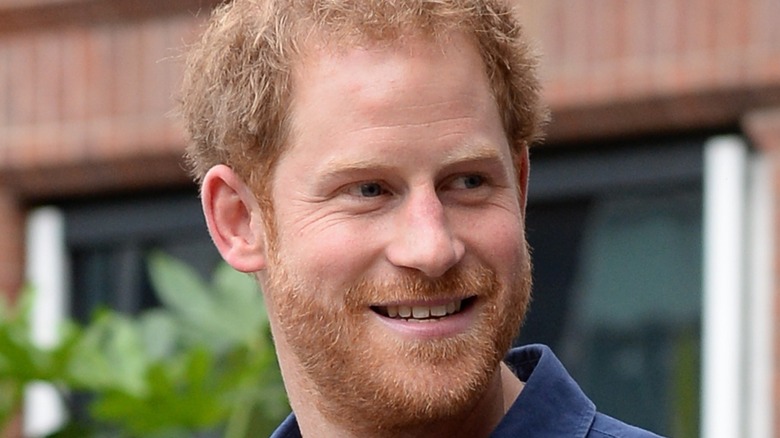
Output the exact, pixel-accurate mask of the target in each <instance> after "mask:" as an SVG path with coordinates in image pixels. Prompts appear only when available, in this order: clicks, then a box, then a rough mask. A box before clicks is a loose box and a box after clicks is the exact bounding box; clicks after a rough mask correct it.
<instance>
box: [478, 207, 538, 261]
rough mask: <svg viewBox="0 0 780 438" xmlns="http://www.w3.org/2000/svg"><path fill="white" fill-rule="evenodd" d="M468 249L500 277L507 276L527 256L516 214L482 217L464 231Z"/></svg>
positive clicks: (519, 222)
mask: <svg viewBox="0 0 780 438" xmlns="http://www.w3.org/2000/svg"><path fill="white" fill-rule="evenodd" d="M466 235H467V236H469V238H468V241H469V243H470V245H469V246H470V247H471V248H474V251H475V252H476V255H477V256H478V257H479V258H481V259H482V260H483V261H484V262H486V263H488V264H489V265H490V266H492V267H493V268H494V269H496V270H497V271H498V272H499V273H500V274H503V275H508V274H511V273H513V272H515V271H516V269H517V267H518V266H519V265H520V264H521V262H523V261H524V260H523V259H524V258H525V257H528V255H527V251H526V246H525V236H524V230H523V225H522V221H521V218H520V216H519V215H515V214H509V213H507V214H496V215H486V216H485V217H483V218H482V219H481V221H480V222H479V223H478V225H476V226H474V227H471V229H470V230H468V234H466Z"/></svg>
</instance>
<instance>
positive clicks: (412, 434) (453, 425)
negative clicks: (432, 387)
mask: <svg viewBox="0 0 780 438" xmlns="http://www.w3.org/2000/svg"><path fill="white" fill-rule="evenodd" d="M287 386H288V388H287V391H288V395H289V397H290V404H291V406H292V407H293V410H294V411H295V416H296V419H297V420H298V426H299V427H300V430H301V434H302V436H303V437H305V438H308V437H324V438H330V437H334V438H335V437H339V438H358V437H372V438H384V437H386V436H387V437H390V436H392V437H399V438H416V437H431V438H437V437H447V438H458V437H464V438H466V437H468V438H474V437H488V436H489V435H490V433H491V432H492V431H493V429H495V427H496V426H497V425H498V423H499V422H500V421H501V419H502V418H503V416H504V414H506V412H507V411H508V410H509V408H510V407H511V406H512V404H513V403H514V401H515V400H516V399H517V396H518V395H519V394H520V391H521V390H522V388H523V383H522V382H521V381H520V380H519V379H518V378H517V377H516V376H515V375H514V374H513V373H512V372H511V371H510V370H509V368H508V367H507V366H506V365H505V364H503V363H501V364H500V366H499V368H498V369H496V372H495V373H494V376H493V379H492V380H491V382H490V384H489V385H488V389H487V391H486V392H485V394H484V395H483V396H482V397H481V398H480V399H479V400H478V401H477V402H476V403H475V404H474V406H473V407H472V408H471V409H469V410H468V411H467V412H463V413H460V414H458V415H454V416H452V417H450V418H445V419H441V420H438V421H436V422H431V423H425V424H420V425H415V426H413V427H410V428H408V429H403V430H393V431H384V433H383V432H382V431H376V430H375V429H373V428H371V427H370V425H368V426H369V427H365V428H360V427H355V426H359V425H354V424H351V425H347V427H345V426H343V425H341V424H338V423H335V422H333V421H329V420H328V419H327V418H325V417H324V416H323V415H322V414H321V413H320V412H319V411H318V410H317V408H316V406H315V404H314V403H313V402H312V401H311V397H312V395H313V394H312V392H311V391H307V390H305V389H304V388H303V387H300V386H299V387H297V388H292V387H291V386H297V385H287Z"/></svg>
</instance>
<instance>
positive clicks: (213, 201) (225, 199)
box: [201, 164, 267, 272]
mask: <svg viewBox="0 0 780 438" xmlns="http://www.w3.org/2000/svg"><path fill="white" fill-rule="evenodd" d="M201 202H202V204H203V213H204V215H205V216H206V225H207V226H208V229H209V234H211V238H212V240H213V241H214V244H215V245H216V247H217V250H219V253H220V254H221V255H222V258H223V259H225V261H226V262H227V263H228V264H229V265H230V266H232V267H233V268H235V269H236V270H238V271H241V272H257V271H260V270H262V269H264V268H265V267H266V261H267V255H266V242H265V235H266V233H265V226H264V223H263V220H262V212H261V210H260V206H259V204H258V202H257V198H256V197H255V195H254V193H253V192H252V190H250V189H249V187H248V186H247V185H246V184H245V183H244V181H242V180H241V178H239V177H238V175H236V174H235V172H233V170H232V169H231V168H229V167H227V166H225V165H221V164H220V165H217V166H214V167H212V168H211V169H209V171H208V172H207V173H206V176H204V177H203V184H202V186H201Z"/></svg>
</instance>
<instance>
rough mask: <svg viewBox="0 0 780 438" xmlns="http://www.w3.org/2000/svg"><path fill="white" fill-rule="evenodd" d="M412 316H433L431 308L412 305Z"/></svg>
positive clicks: (420, 317)
mask: <svg viewBox="0 0 780 438" xmlns="http://www.w3.org/2000/svg"><path fill="white" fill-rule="evenodd" d="M412 316H414V317H415V318H417V319H422V318H427V317H429V316H431V308H430V307H420V306H414V307H412Z"/></svg>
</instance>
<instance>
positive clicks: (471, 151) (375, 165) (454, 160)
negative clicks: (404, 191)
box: [324, 145, 501, 175]
mask: <svg viewBox="0 0 780 438" xmlns="http://www.w3.org/2000/svg"><path fill="white" fill-rule="evenodd" d="M466 149H467V150H457V151H453V152H452V153H450V154H448V155H447V156H446V157H445V159H444V162H443V163H442V167H450V166H454V165H457V164H461V163H469V162H478V161H491V160H495V161H501V155H500V154H499V152H498V150H497V149H496V148H495V147H490V146H487V145H484V146H477V147H476V148H466ZM392 167H393V166H391V165H389V164H388V163H387V162H386V161H381V160H376V159H365V160H361V159H358V160H339V159H334V160H331V161H329V162H327V163H326V164H325V166H324V168H325V169H328V170H327V173H328V174H329V175H339V174H345V173H355V172H362V171H367V170H383V169H385V170H389V169H391V168H392Z"/></svg>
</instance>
